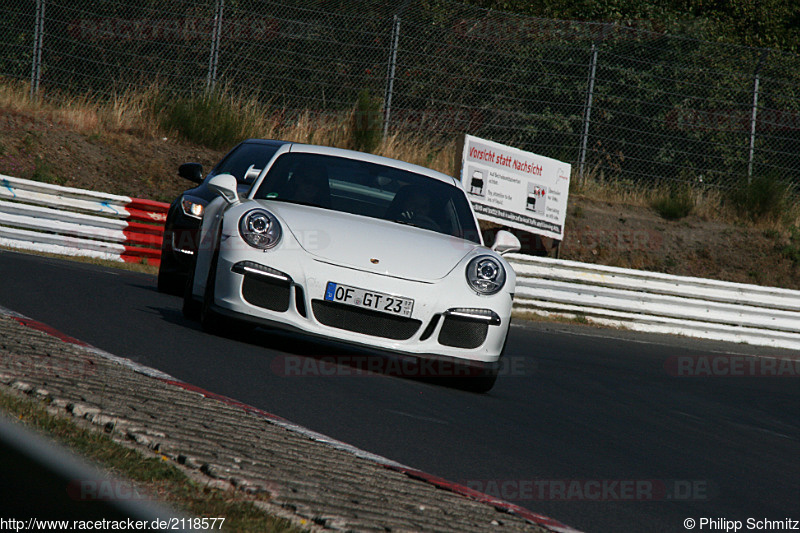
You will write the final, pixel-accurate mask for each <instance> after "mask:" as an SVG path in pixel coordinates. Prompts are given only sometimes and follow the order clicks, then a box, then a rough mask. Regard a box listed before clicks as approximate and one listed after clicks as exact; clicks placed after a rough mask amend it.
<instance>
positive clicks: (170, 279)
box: [157, 269, 183, 296]
mask: <svg viewBox="0 0 800 533" xmlns="http://www.w3.org/2000/svg"><path fill="white" fill-rule="evenodd" d="M157 287H158V292H163V293H164V294H172V295H174V296H180V295H181V294H182V288H183V285H182V284H181V278H180V277H179V276H177V275H176V274H173V273H169V272H164V271H163V270H162V269H159V270H158V284H157Z"/></svg>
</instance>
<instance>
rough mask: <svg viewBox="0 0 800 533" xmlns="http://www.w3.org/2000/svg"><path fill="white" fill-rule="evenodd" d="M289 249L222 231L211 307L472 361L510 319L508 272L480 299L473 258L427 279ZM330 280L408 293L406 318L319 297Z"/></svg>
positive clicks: (484, 353)
mask: <svg viewBox="0 0 800 533" xmlns="http://www.w3.org/2000/svg"><path fill="white" fill-rule="evenodd" d="M226 233H227V232H226ZM231 233H232V232H231ZM291 248H293V249H287V248H285V247H282V249H281V250H271V251H267V252H263V251H260V250H255V249H252V248H250V247H248V246H247V245H246V244H245V243H244V242H243V241H241V239H240V237H239V236H238V235H236V234H232V235H231V234H230V233H229V234H228V235H227V236H225V237H224V238H223V239H222V242H221V243H220V249H219V256H218V261H217V266H216V277H215V283H214V287H215V288H214V301H213V306H214V308H215V309H216V310H217V311H218V312H221V313H223V314H228V315H233V316H236V317H237V318H239V319H244V320H247V321H250V322H254V323H261V324H265V325H269V326H273V327H285V328H287V329H292V330H299V331H301V332H305V333H307V334H310V335H314V336H318V337H323V338H326V339H331V340H335V341H344V342H347V343H352V344H357V345H360V346H365V347H370V348H377V349H380V350H388V351H392V352H401V353H405V354H411V355H415V356H423V357H424V356H428V355H437V356H446V357H452V358H456V359H461V360H466V361H474V362H478V363H493V362H496V361H497V360H498V359H499V357H500V355H501V353H502V350H503V346H504V343H505V339H506V334H507V332H508V327H509V322H510V315H511V305H512V297H513V295H512V292H513V287H514V279H513V271H511V272H510V276H511V279H510V280H508V282H507V285H506V287H505V288H504V289H503V290H501V291H500V292H499V293H497V294H495V295H492V296H483V295H478V294H476V293H475V292H474V291H472V290H470V288H469V287H468V285H467V283H466V281H465V274H464V272H465V266H466V263H467V262H468V260H469V259H471V257H474V255H469V256H467V257H465V258H464V259H463V260H462V261H461V263H460V264H458V265H456V266H455V268H454V269H453V270H452V271H451V272H450V274H448V275H447V276H445V277H444V278H442V279H440V280H436V281H434V282H425V281H415V280H408V279H401V278H398V277H393V276H391V275H384V274H376V273H374V272H366V271H362V270H358V269H355V268H352V267H348V266H341V265H337V264H333V263H331V262H326V261H323V260H321V259H319V258H316V257H313V256H312V255H310V254H309V253H308V252H306V251H305V250H303V249H302V248H301V247H299V246H298V247H291ZM509 270H510V269H509ZM328 282H334V283H337V284H343V285H348V286H351V287H357V288H362V289H365V290H368V291H374V292H378V293H384V294H390V295H396V296H400V297H404V298H411V299H413V300H414V306H413V310H412V313H411V316H410V317H408V318H406V317H401V316H396V315H392V314H389V313H385V312H378V311H373V310H368V309H363V308H360V307H356V306H353V305H348V304H343V303H334V302H329V301H325V299H324V298H325V291H326V286H327V284H328ZM509 282H510V283H509ZM196 296H197V295H196Z"/></svg>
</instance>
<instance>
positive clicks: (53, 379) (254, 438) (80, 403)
mask: <svg viewBox="0 0 800 533" xmlns="http://www.w3.org/2000/svg"><path fill="white" fill-rule="evenodd" d="M2 389H4V390H6V391H16V392H17V393H24V394H27V395H29V396H31V397H35V398H40V399H42V400H48V401H49V408H48V409H49V410H50V411H51V412H52V413H55V414H62V415H64V414H68V415H71V416H72V417H73V418H74V419H76V420H78V421H80V422H81V423H83V424H86V425H89V426H93V427H96V428H97V429H98V430H100V431H106V432H107V433H109V434H110V435H111V436H112V438H114V439H115V440H117V441H120V442H124V443H125V444H126V445H129V446H132V447H135V448H139V449H141V450H144V451H146V452H149V453H157V454H159V455H162V456H164V457H166V458H167V459H169V460H171V461H173V462H174V463H176V464H178V465H181V467H182V468H184V469H186V470H188V471H190V472H191V474H192V477H194V478H195V479H200V480H203V481H204V482H206V483H208V484H211V485H213V486H216V487H219V488H226V489H227V488H229V489H236V490H242V491H247V492H267V493H269V495H270V503H269V504H267V505H266V507H267V508H266V509H265V510H267V511H268V512H272V513H273V514H276V515H277V516H281V517H288V518H290V519H293V521H295V522H296V523H297V524H298V525H303V526H305V527H308V526H309V524H312V529H320V528H322V529H331V530H346V531H458V532H472V531H475V532H478V531H481V532H482V531H486V530H491V531H496V532H503V531H530V532H539V533H541V532H546V531H558V532H574V531H576V530H574V529H572V528H570V527H569V526H566V525H564V524H561V523H560V522H558V521H556V520H553V519H551V518H548V517H545V516H542V515H538V514H536V513H533V512H531V511H529V510H527V509H524V508H521V507H518V506H516V505H513V504H510V503H508V502H504V501H502V500H498V499H496V498H493V497H491V496H488V495H486V494H481V493H479V492H476V491H474V490H471V489H469V488H467V487H464V486H461V485H458V484H455V483H451V482H448V481H446V480H444V479H441V478H437V477H435V476H431V475H429V474H426V473H424V472H420V471H418V470H415V469H413V468H410V467H407V466H404V465H401V464H399V463H396V462H393V461H390V460H388V459H386V458H383V457H380V456H376V455H373V454H370V453H368V452H365V451H363V450H359V449H357V448H354V447H352V446H350V445H347V444H345V443H342V442H339V441H335V440H333V439H330V438H328V437H325V436H324V435H321V434H318V433H316V432H313V431H310V430H308V429H306V428H303V427H301V426H298V425H296V424H293V423H291V422H289V421H287V420H284V419H282V418H280V417H278V416H275V415H272V414H269V413H266V412H264V411H261V410H258V409H255V408H253V407H251V406H248V405H245V404H242V403H240V402H237V401H234V400H231V399H229V398H225V397H221V396H219V395H215V394H213V393H210V392H207V391H203V390H201V389H199V388H197V387H194V386H192V385H189V384H186V383H183V382H180V381H178V380H175V379H174V378H171V377H170V376H168V375H166V374H163V373H161V372H159V371H157V370H154V369H150V368H146V367H142V366H139V365H136V364H135V363H133V362H131V361H129V360H127V359H123V358H119V357H116V356H113V355H111V354H108V353H105V352H103V351H101V350H98V349H96V348H92V347H91V346H87V345H85V344H83V343H81V342H80V341H76V340H75V339H71V338H69V337H66V336H64V335H62V334H60V333H59V332H57V331H54V330H52V329H49V328H48V327H47V326H45V325H43V324H40V323H37V322H35V321H33V320H30V319H27V318H26V317H23V316H20V315H17V314H14V313H12V312H10V311H8V310H4V309H2V308H0V390H2Z"/></svg>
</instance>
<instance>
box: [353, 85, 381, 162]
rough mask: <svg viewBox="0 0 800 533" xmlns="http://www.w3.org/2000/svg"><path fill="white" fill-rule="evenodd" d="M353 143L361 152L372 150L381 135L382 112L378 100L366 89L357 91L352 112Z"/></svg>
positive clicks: (379, 141) (377, 143) (376, 145)
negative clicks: (356, 99) (356, 98)
mask: <svg viewBox="0 0 800 533" xmlns="http://www.w3.org/2000/svg"><path fill="white" fill-rule="evenodd" d="M352 135H353V145H354V147H355V149H356V150H361V151H362V152H374V151H375V149H376V148H378V145H380V143H381V138H382V137H383V114H382V113H381V104H380V102H379V101H378V100H377V99H375V98H373V97H372V96H371V95H370V93H369V90H368V89H363V90H362V91H361V92H359V93H358V101H357V102H356V108H355V111H354V112H353V127H352Z"/></svg>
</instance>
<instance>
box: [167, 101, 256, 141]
mask: <svg viewBox="0 0 800 533" xmlns="http://www.w3.org/2000/svg"><path fill="white" fill-rule="evenodd" d="M234 102H235V100H234V99H233V98H231V97H229V96H227V95H225V94H222V93H219V92H206V93H203V94H201V95H193V96H189V97H182V98H178V99H175V100H171V101H166V102H165V101H163V100H162V101H160V102H157V103H156V105H155V106H154V107H155V112H156V116H158V117H160V122H161V126H162V127H163V128H164V129H167V130H173V131H177V132H178V133H180V134H181V135H182V136H183V137H184V138H185V139H186V140H188V141H190V142H193V143H197V144H202V145H204V146H207V147H209V148H212V149H217V150H218V149H222V148H229V147H231V146H233V145H234V144H236V143H238V142H240V141H242V140H244V139H246V138H248V137H250V136H253V132H254V131H255V122H254V117H253V116H252V113H248V112H246V111H247V110H245V109H243V108H242V106H241V105H237V104H235V103H234ZM250 111H252V110H250Z"/></svg>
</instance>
